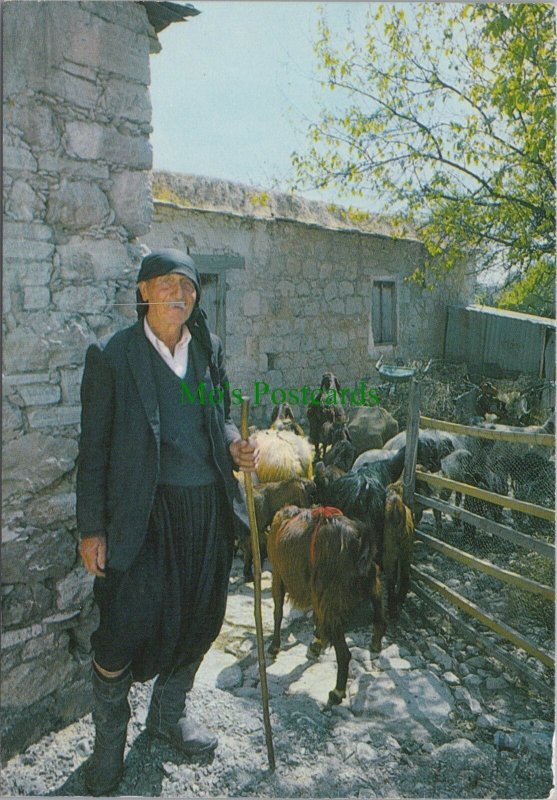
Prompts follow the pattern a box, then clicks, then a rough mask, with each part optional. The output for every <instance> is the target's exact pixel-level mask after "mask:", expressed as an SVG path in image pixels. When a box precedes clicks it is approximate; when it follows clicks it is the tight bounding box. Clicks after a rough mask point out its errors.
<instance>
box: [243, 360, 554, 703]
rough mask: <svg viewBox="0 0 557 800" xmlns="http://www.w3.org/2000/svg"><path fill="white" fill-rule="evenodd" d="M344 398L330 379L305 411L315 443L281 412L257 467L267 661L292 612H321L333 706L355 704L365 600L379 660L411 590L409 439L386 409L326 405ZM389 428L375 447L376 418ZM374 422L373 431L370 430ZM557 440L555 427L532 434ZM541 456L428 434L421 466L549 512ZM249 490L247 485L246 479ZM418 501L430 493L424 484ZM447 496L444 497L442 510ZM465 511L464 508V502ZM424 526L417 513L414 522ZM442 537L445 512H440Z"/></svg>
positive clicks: (468, 500) (248, 571)
mask: <svg viewBox="0 0 557 800" xmlns="http://www.w3.org/2000/svg"><path fill="white" fill-rule="evenodd" d="M331 387H334V388H336V389H337V390H338V388H339V384H338V381H337V379H336V378H335V376H334V375H332V374H331V373H326V374H325V375H324V376H323V380H322V383H321V396H320V397H321V398H323V400H322V402H320V403H319V404H317V403H316V404H314V405H311V406H309V408H308V422H309V437H306V436H305V434H304V431H303V429H302V427H301V426H300V424H299V423H298V422H297V421H296V420H295V418H294V414H293V411H292V408H291V407H290V406H289V405H288V404H285V403H283V404H281V405H280V406H277V407H276V408H275V409H274V411H273V415H272V420H271V424H270V427H269V428H268V429H265V430H257V431H255V432H254V433H253V435H254V436H255V438H256V439H257V441H258V443H259V450H260V461H259V466H258V468H257V472H256V475H255V477H254V484H255V485H254V501H255V512H256V519H257V527H258V531H259V536H260V547H261V550H262V552H265V551H266V552H267V554H268V557H269V560H270V562H271V568H272V596H273V601H274V633H273V638H272V641H271V644H270V647H269V653H270V654H271V655H276V654H277V653H278V651H279V649H280V631H281V622H282V616H283V603H284V598H285V595H286V594H288V596H289V599H290V602H291V603H292V604H293V605H294V606H296V607H298V608H300V609H303V610H307V609H313V616H314V623H315V640H314V642H313V643H312V645H311V646H310V654H311V655H314V656H316V655H318V654H319V652H320V650H321V648H322V647H324V646H326V645H327V644H331V645H333V647H334V649H335V654H336V659H337V679H336V685H335V688H334V689H333V690H332V691H331V692H330V693H329V699H328V704H329V705H333V704H337V703H340V702H342V699H343V698H344V697H345V693H346V683H347V678H348V667H349V663H350V650H349V648H348V646H347V644H346V640H345V636H344V632H345V630H346V627H347V624H348V621H349V617H350V615H351V613H352V612H353V611H354V609H355V608H356V607H357V606H359V605H360V604H361V603H362V602H363V601H365V600H368V601H371V603H372V606H373V612H374V620H373V636H372V641H371V649H372V650H373V651H380V649H381V640H382V637H383V635H384V634H385V631H386V621H385V613H384V605H383V592H382V582H381V580H382V577H383V580H384V582H385V587H386V596H387V613H388V616H389V617H390V618H392V617H396V616H397V614H398V612H399V610H400V607H401V605H402V603H403V602H404V599H405V596H406V594H407V592H408V589H409V585H410V564H411V561H412V551H413V544H414V515H413V514H412V512H411V511H410V509H409V508H408V507H407V506H406V505H405V504H404V503H403V500H402V487H401V480H400V479H401V475H402V472H403V468H404V459H405V450H406V433H405V432H404V431H403V432H401V433H398V425H397V423H396V421H395V420H394V418H392V417H390V415H389V414H388V413H387V412H384V410H383V409H378V408H366V407H361V408H359V409H358V410H357V411H356V413H355V415H354V416H353V417H352V419H351V420H350V421H349V420H348V417H347V414H346V410H345V408H344V407H343V406H342V405H336V406H335V405H331V404H330V403H327V402H326V400H325V398H326V397H327V391H328V390H329V389H330V388H331ZM380 412H383V421H384V422H385V424H384V425H383V426H382V428H381V436H380V440H379V441H378V438H377V437H378V433H377V415H378V413H380ZM372 420H373V422H372V423H371V424H368V423H370V421H372ZM535 430H536V431H539V432H545V433H552V432H554V426H553V421H552V420H550V421H548V422H547V423H546V424H545V425H544V426H539V427H537V428H536V429H535ZM540 450H542V448H526V449H525V448H524V447H522V448H521V449H520V448H518V449H517V446H516V445H512V444H509V443H507V442H492V441H491V442H489V441H485V440H480V439H471V438H469V437H461V436H455V435H452V434H450V433H444V432H442V431H436V430H427V431H420V433H419V438H418V453H417V461H418V464H419V465H420V468H421V469H422V470H423V471H426V472H431V473H440V474H441V475H443V476H445V477H447V478H451V479H453V480H456V481H460V482H463V483H471V484H474V485H476V486H479V487H481V488H485V489H488V490H489V491H493V492H496V493H498V494H503V495H506V494H508V493H509V491H510V490H512V492H513V494H514V496H515V497H517V498H521V499H527V500H530V501H531V502H537V503H541V504H546V505H551V500H552V499H553V496H554V490H555V486H554V472H553V469H551V468H549V469H548V458H547V455H546V454H544V453H542V452H539V451H540ZM238 477H240V479H241V476H238ZM418 491H419V492H421V493H423V494H430V493H431V489H430V488H429V487H428V486H426V485H425V484H422V485H421V486H418ZM449 495H450V492H448V491H447V490H442V491H441V494H440V496H441V499H447V498H448V496H449ZM456 502H457V503H460V502H461V499H460V498H459V497H458V496H457V498H456ZM464 508H466V509H468V510H470V511H473V512H475V513H478V514H482V515H484V516H493V517H494V518H496V519H500V516H501V514H502V509H501V508H500V507H498V506H494V505H492V504H490V503H486V502H485V501H482V500H477V499H475V498H473V497H469V496H465V499H464ZM420 517H421V512H420V508H419V507H418V509H417V511H416V521H419V519H420ZM435 520H436V525H437V527H440V526H441V524H442V519H441V513H440V512H438V511H436V512H435ZM241 546H242V550H243V554H244V578H245V579H246V580H248V581H249V580H251V579H252V578H253V575H252V554H251V546H250V541H249V538H243V539H242V541H241Z"/></svg>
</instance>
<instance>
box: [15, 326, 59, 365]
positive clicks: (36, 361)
mask: <svg viewBox="0 0 557 800" xmlns="http://www.w3.org/2000/svg"><path fill="white" fill-rule="evenodd" d="M48 357H49V352H48V345H47V344H46V342H45V341H44V339H42V338H41V337H40V336H37V335H36V334H35V333H32V332H31V331H29V330H28V329H27V328H23V326H18V327H17V328H15V329H14V330H13V331H9V332H8V333H6V336H5V338H4V363H5V368H6V371H7V372H8V373H14V372H29V371H32V370H37V371H40V370H45V369H48Z"/></svg>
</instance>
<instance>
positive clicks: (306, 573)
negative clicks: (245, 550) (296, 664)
mask: <svg viewBox="0 0 557 800" xmlns="http://www.w3.org/2000/svg"><path fill="white" fill-rule="evenodd" d="M267 546H268V551H269V558H270V560H271V564H272V570H273V583H272V594H273V602H274V632H273V638H272V640H271V643H270V646H269V653H270V654H271V655H272V656H276V655H277V653H278V652H279V650H280V627H281V623H282V616H283V605H284V597H285V594H286V593H287V592H288V595H289V597H290V601H291V602H292V603H293V605H294V606H296V607H297V608H301V609H304V610H307V609H308V608H313V613H314V619H315V623H316V630H317V642H315V643H314V645H312V647H311V648H310V649H311V650H312V651H313V653H315V654H318V653H319V652H320V649H321V647H323V646H325V645H327V644H328V643H330V644H332V645H333V647H334V648H335V654H336V659H337V678H336V685H335V688H334V689H332V690H331V691H330V692H329V697H328V703H327V706H328V707H330V706H332V705H335V704H338V703H341V702H342V700H343V698H344V697H345V696H346V682H347V679H348V665H349V663H350V658H351V655H350V650H349V649H348V646H347V644H346V639H345V637H344V631H345V629H346V626H347V624H348V620H349V616H350V613H351V612H352V611H353V610H354V609H355V608H356V607H357V606H358V605H360V603H361V602H362V601H364V600H366V599H371V601H372V604H373V609H374V623H373V637H372V642H371V649H372V650H376V651H379V650H381V640H382V637H383V635H384V633H385V629H386V625H385V618H384V613H383V597H382V591H381V579H380V575H379V565H378V562H377V553H378V541H377V536H376V535H375V533H374V531H373V529H372V528H370V527H369V526H366V525H363V524H362V523H361V522H356V521H353V520H351V519H349V518H348V517H345V516H343V515H342V514H341V512H340V511H339V510H338V509H336V508H331V507H319V506H318V507H316V508H312V509H307V510H303V509H300V508H298V507H296V506H287V507H286V508H284V509H282V511H279V512H277V514H276V515H275V517H274V519H273V522H272V525H271V530H270V532H269V538H268V543H267Z"/></svg>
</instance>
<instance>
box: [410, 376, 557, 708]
mask: <svg viewBox="0 0 557 800" xmlns="http://www.w3.org/2000/svg"><path fill="white" fill-rule="evenodd" d="M419 388H420V387H419V383H418V382H415V383H414V384H413V386H412V389H411V393H410V402H409V418H408V434H407V459H406V464H405V472H404V490H405V501H406V503H407V505H410V506H411V507H412V508H414V510H415V512H417V518H419V517H420V514H421V513H422V512H424V509H429V510H431V511H432V512H433V514H431V513H423V516H422V517H421V520H420V522H419V523H418V524H417V526H416V528H417V530H416V545H417V546H416V547H415V558H414V565H413V568H412V577H413V590H414V591H415V593H416V594H417V595H418V596H419V597H420V598H421V599H422V600H424V601H425V602H426V603H427V604H428V605H429V606H430V607H432V608H434V609H435V610H436V611H438V612H439V613H442V614H443V615H444V616H446V617H448V618H449V619H450V620H451V622H452V623H453V624H454V626H455V627H456V628H457V629H458V630H459V632H460V633H461V634H463V635H465V636H466V637H467V638H469V639H473V640H474V642H475V643H476V644H479V645H481V646H482V647H483V648H484V649H485V650H486V651H487V652H488V653H489V655H492V656H495V657H497V658H498V659H499V660H500V661H501V662H503V663H504V664H505V665H506V666H507V667H509V668H512V669H513V670H514V671H515V672H517V673H518V674H519V675H520V677H522V679H524V680H525V681H527V682H528V683H530V684H531V685H533V686H536V687H537V688H538V690H540V691H543V692H544V693H546V694H548V695H551V696H553V688H552V685H551V684H552V679H553V672H554V669H555V658H554V647H555V642H554V639H555V633H554V631H555V627H554V608H555V590H554V565H555V546H554V524H555V511H554V508H552V507H551V506H552V505H554V497H555V472H554V470H555V464H554V456H553V454H554V447H555V440H554V437H553V436H550V435H547V434H541V433H536V432H535V431H534V432H531V431H530V432H529V431H525V430H516V429H515V430H512V429H508V428H507V429H497V428H494V429H486V428H481V427H472V426H465V425H457V424H454V423H450V422H445V421H442V420H434V419H430V418H428V417H422V416H420V413H419ZM420 430H422V431H424V430H428V431H432V432H437V433H435V434H433V435H435V436H438V437H439V439H440V441H441V440H442V441H450V444H451V446H452V447H453V452H454V448H455V447H456V449H457V450H458V455H456V456H455V455H453V456H452V457H449V458H448V459H444V460H443V462H442V464H443V469H442V472H441V473H437V474H435V475H432V474H428V473H426V472H424V471H423V470H422V469H420V467H419V465H417V464H416V460H417V443H418V436H419V431H420ZM455 464H456V466H457V467H458V468H459V470H460V473H461V474H460V475H459V476H458V477H459V478H460V479H459V480H455V479H453V478H451V477H448V474H450V472H451V469H450V468H451V467H452V468H454V466H455ZM445 465H446V468H445ZM455 471H457V472H458V470H455ZM462 478H464V480H463V479H462ZM467 618H468V619H467Z"/></svg>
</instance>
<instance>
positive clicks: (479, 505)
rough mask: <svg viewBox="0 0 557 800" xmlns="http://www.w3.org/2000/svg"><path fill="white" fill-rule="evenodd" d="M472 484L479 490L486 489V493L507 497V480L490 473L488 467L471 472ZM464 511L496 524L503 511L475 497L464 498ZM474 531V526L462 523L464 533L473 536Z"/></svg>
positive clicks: (499, 520) (466, 496)
mask: <svg viewBox="0 0 557 800" xmlns="http://www.w3.org/2000/svg"><path fill="white" fill-rule="evenodd" d="M473 478H474V483H475V485H476V486H477V487H478V488H479V489H486V490H487V491H488V492H495V493H496V494H500V495H507V494H508V488H507V480H506V478H504V477H503V476H502V475H498V474H497V473H495V472H492V471H491V470H490V469H489V468H488V467H485V468H483V469H480V470H477V469H474V472H473ZM464 509H465V510H466V511H471V512H472V513H474V514H479V515H480V516H483V517H488V518H489V519H493V520H495V521H496V522H501V520H502V519H503V509H502V507H501V506H499V505H497V504H495V503H490V502H489V501H487V500H480V499H478V498H477V497H471V496H470V495H465V496H464ZM475 531H476V527H475V525H471V524H470V523H468V522H465V523H464V533H466V534H469V535H470V534H472V535H474V534H475Z"/></svg>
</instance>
